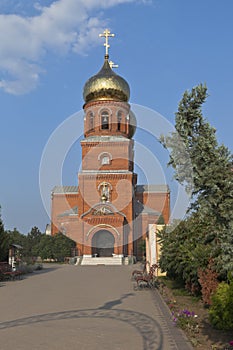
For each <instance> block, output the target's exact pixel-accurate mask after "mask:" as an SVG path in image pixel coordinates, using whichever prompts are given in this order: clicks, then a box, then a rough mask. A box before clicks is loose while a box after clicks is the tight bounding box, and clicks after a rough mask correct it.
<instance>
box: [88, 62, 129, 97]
mask: <svg viewBox="0 0 233 350" xmlns="http://www.w3.org/2000/svg"><path fill="white" fill-rule="evenodd" d="M129 95H130V89H129V85H128V83H127V81H125V79H123V78H122V77H120V76H119V75H117V74H116V73H115V72H113V70H112V69H111V67H110V65H109V62H108V59H107V58H106V57H105V61H104V65H103V67H102V68H101V70H100V71H99V73H97V74H96V75H94V76H93V77H91V78H90V79H88V81H87V82H86V84H85V85H84V88H83V98H84V101H85V103H87V102H90V101H98V100H105V101H106V100H114V101H122V102H128V100H129Z"/></svg>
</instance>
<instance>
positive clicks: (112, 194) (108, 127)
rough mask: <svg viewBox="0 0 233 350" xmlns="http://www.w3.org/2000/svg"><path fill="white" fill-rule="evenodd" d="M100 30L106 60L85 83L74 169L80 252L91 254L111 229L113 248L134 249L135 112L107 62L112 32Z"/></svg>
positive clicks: (114, 251) (120, 252) (125, 252)
mask: <svg viewBox="0 0 233 350" xmlns="http://www.w3.org/2000/svg"><path fill="white" fill-rule="evenodd" d="M100 36H101V37H104V38H105V43H104V46H105V49H106V51H105V57H104V63H103V66H102V68H101V69H100V71H99V72H98V73H97V74H96V75H94V76H92V77H91V78H90V79H88V81H87V82H86V83H85V86H84V89H83V98H84V102H85V103H84V106H83V109H84V139H83V140H82V141H81V147H82V169H81V171H80V172H79V173H78V183H79V202H78V208H79V215H80V217H81V218H82V220H83V252H84V255H89V256H90V255H93V253H94V252H95V251H96V250H95V249H96V248H95V247H93V242H95V241H98V240H99V241H101V239H102V241H104V237H108V232H109V234H111V235H112V236H113V238H114V239H113V241H114V246H113V247H112V251H111V252H112V254H118V255H133V253H134V252H133V241H134V237H133V219H134V210H133V198H134V189H135V187H136V183H137V175H136V174H135V173H134V141H133V139H132V137H133V135H134V133H135V129H136V118H135V116H134V114H133V113H132V111H131V110H130V105H129V103H128V100H129V97H130V88H129V85H128V83H127V82H126V81H125V79H123V78H122V77H120V76H119V75H117V74H116V73H115V72H114V71H113V70H112V67H113V64H112V62H109V47H110V45H109V38H110V37H114V34H111V33H110V31H109V30H108V29H106V30H105V31H104V33H103V34H100ZM101 230H102V231H101ZM97 232H99V236H98V237H97V236H96V233H97ZM101 232H102V234H101ZM101 235H102V236H101ZM96 237H97V238H98V240H97V238H96ZM101 237H102V238H101ZM106 239H107V238H106ZM112 244H113V243H112ZM104 248H106V247H104ZM106 249H107V248H106ZM106 249H105V250H104V251H105V254H106V252H108V253H109V251H110V250H109V249H110V248H109V247H108V250H106ZM102 252H103V250H102ZM103 254H104V253H103Z"/></svg>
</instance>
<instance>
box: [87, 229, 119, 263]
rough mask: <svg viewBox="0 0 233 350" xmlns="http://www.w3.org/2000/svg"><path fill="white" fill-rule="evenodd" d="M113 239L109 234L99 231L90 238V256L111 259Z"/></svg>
mask: <svg viewBox="0 0 233 350" xmlns="http://www.w3.org/2000/svg"><path fill="white" fill-rule="evenodd" d="M114 243H115V239H114V236H113V235H112V234H111V232H109V231H107V230H100V231H98V232H96V233H95V234H94V236H93V238H92V255H96V256H99V257H101V256H105V257H112V254H113V253H114Z"/></svg>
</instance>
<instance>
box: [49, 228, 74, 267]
mask: <svg viewBox="0 0 233 350" xmlns="http://www.w3.org/2000/svg"><path fill="white" fill-rule="evenodd" d="M53 237H54V245H53V254H54V257H55V259H57V260H58V261H64V258H65V257H68V256H71V249H72V248H74V247H75V246H76V243H75V242H74V241H73V240H72V239H70V238H68V237H66V236H64V235H63V234H62V233H58V234H56V235H55V236H53Z"/></svg>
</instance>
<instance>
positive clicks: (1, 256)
mask: <svg viewBox="0 0 233 350" xmlns="http://www.w3.org/2000/svg"><path fill="white" fill-rule="evenodd" d="M0 209H1V207H0ZM7 238H8V237H7V234H6V232H5V231H4V225H3V222H2V218H1V212H0V261H5V260H6V259H7V254H8V240H7Z"/></svg>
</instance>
